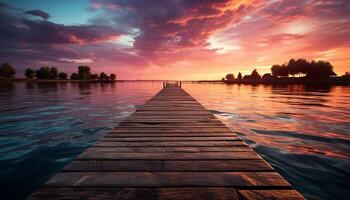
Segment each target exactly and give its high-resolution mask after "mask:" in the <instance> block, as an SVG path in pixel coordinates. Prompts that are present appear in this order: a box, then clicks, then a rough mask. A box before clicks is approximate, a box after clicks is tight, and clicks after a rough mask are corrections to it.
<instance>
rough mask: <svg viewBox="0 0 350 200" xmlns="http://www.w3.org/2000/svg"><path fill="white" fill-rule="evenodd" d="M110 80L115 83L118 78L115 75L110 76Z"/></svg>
mask: <svg viewBox="0 0 350 200" xmlns="http://www.w3.org/2000/svg"><path fill="white" fill-rule="evenodd" d="M109 78H110V79H111V80H112V81H114V80H115V79H116V78H117V76H116V75H115V74H113V73H112V74H111V75H110V76H109Z"/></svg>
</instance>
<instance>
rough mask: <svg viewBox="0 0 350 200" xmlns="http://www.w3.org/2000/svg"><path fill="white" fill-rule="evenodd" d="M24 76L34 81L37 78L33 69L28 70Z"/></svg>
mask: <svg viewBox="0 0 350 200" xmlns="http://www.w3.org/2000/svg"><path fill="white" fill-rule="evenodd" d="M24 75H25V76H26V77H27V78H31V79H33V78H34V77H35V71H34V69H31V68H27V69H26V71H25V73H24Z"/></svg>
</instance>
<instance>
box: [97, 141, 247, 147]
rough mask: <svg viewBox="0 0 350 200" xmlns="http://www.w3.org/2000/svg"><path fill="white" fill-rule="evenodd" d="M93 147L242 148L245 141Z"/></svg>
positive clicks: (120, 143) (105, 143)
mask: <svg viewBox="0 0 350 200" xmlns="http://www.w3.org/2000/svg"><path fill="white" fill-rule="evenodd" d="M93 146H106V147H108V146H109V147H240V146H247V144H245V143H244V142H243V141H178V142H98V143H96V144H95V145H93Z"/></svg>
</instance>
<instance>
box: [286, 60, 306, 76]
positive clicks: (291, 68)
mask: <svg viewBox="0 0 350 200" xmlns="http://www.w3.org/2000/svg"><path fill="white" fill-rule="evenodd" d="M309 64H310V63H309V62H308V61H306V60H305V59H303V58H300V59H298V60H294V59H290V60H289V62H288V64H287V69H288V74H290V75H292V76H294V75H296V74H299V77H300V74H306V73H307V71H306V69H307V68H308V65H309Z"/></svg>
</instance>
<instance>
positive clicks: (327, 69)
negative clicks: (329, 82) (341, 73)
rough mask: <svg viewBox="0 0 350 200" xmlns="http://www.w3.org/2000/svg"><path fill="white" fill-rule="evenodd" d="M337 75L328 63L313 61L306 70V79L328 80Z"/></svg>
mask: <svg viewBox="0 0 350 200" xmlns="http://www.w3.org/2000/svg"><path fill="white" fill-rule="evenodd" d="M336 75H337V74H336V73H335V72H334V71H333V66H332V65H331V64H330V63H329V62H326V61H323V60H320V61H311V63H310V64H309V65H308V68H307V70H306V77H307V78H310V79H327V78H329V77H331V76H336Z"/></svg>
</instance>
